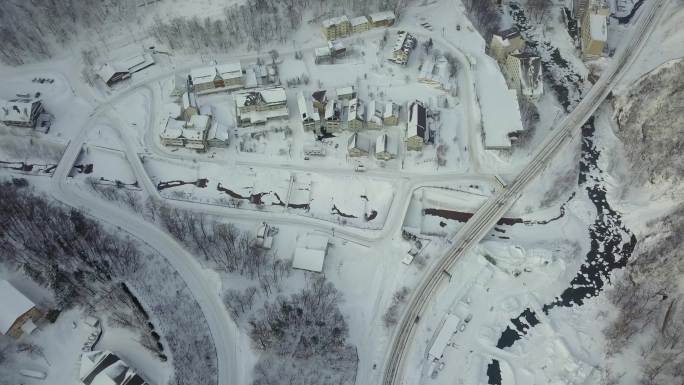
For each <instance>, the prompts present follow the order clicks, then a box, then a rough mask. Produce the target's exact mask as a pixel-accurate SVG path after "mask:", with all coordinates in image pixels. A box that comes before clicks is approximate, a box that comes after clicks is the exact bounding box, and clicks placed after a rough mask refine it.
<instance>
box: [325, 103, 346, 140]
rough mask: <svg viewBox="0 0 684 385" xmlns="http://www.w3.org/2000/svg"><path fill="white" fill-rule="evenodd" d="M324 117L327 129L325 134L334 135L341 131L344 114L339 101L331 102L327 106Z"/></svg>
mask: <svg viewBox="0 0 684 385" xmlns="http://www.w3.org/2000/svg"><path fill="white" fill-rule="evenodd" d="M324 117H325V122H323V127H324V128H325V132H327V133H333V132H337V131H340V129H341V120H342V113H341V110H340V102H339V101H338V100H331V101H329V102H328V103H327V104H326V106H325V115H324Z"/></svg>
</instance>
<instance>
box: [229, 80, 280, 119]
mask: <svg viewBox="0 0 684 385" xmlns="http://www.w3.org/2000/svg"><path fill="white" fill-rule="evenodd" d="M234 99H235V110H236V120H237V123H238V126H240V127H247V126H251V125H254V124H266V122H267V121H269V120H274V119H286V118H288V117H289V115H290V114H289V111H288V110H287V96H286V94H285V89H283V88H282V87H273V88H267V89H263V90H259V91H246V92H240V93H237V94H235V95H234Z"/></svg>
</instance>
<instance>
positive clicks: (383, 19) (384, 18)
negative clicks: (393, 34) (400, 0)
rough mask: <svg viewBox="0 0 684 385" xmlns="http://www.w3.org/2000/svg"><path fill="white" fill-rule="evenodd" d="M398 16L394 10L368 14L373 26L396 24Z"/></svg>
mask: <svg viewBox="0 0 684 385" xmlns="http://www.w3.org/2000/svg"><path fill="white" fill-rule="evenodd" d="M396 18H397V17H396V16H395V15H394V12H392V11H383V12H377V13H372V14H370V15H369V16H368V19H369V22H370V26H371V27H372V28H378V27H389V26H391V25H393V24H394V21H395V20H396Z"/></svg>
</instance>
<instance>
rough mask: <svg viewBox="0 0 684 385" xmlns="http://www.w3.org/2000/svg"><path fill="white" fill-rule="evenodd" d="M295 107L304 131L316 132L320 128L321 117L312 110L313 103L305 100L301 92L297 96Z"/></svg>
mask: <svg viewBox="0 0 684 385" xmlns="http://www.w3.org/2000/svg"><path fill="white" fill-rule="evenodd" d="M297 107H298V108H299V118H300V119H301V122H302V128H303V129H304V131H314V132H318V130H319V129H320V127H321V117H320V115H319V114H318V111H316V109H314V108H313V103H311V102H310V101H308V100H306V97H304V94H303V93H302V92H299V93H298V94H297Z"/></svg>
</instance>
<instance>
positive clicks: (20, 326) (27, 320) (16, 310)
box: [0, 279, 42, 338]
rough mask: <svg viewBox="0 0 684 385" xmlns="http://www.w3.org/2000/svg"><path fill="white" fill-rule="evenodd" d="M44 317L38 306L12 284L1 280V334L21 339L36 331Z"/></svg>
mask: <svg viewBox="0 0 684 385" xmlns="http://www.w3.org/2000/svg"><path fill="white" fill-rule="evenodd" d="M41 316H42V314H41V312H40V310H38V308H37V307H36V305H35V304H34V303H33V302H32V301H31V300H30V299H28V297H26V296H25V295H24V294H22V293H21V292H20V291H19V290H17V289H16V288H15V287H14V286H12V284H11V283H9V282H7V281H5V280H4V279H0V334H2V335H6V336H9V337H12V338H19V337H21V336H22V334H24V333H25V334H31V332H33V331H34V330H35V329H36V325H35V323H34V322H38V320H39V319H40V317H41Z"/></svg>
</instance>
